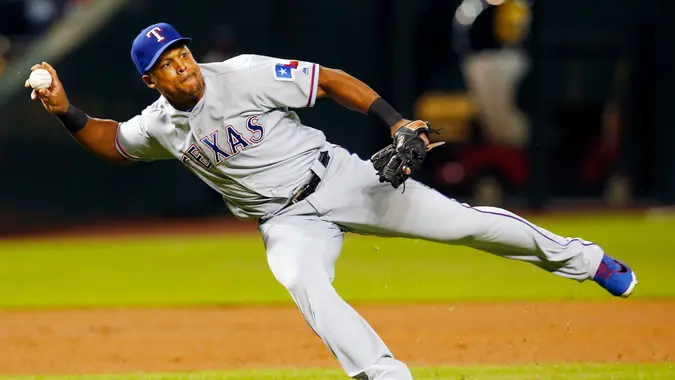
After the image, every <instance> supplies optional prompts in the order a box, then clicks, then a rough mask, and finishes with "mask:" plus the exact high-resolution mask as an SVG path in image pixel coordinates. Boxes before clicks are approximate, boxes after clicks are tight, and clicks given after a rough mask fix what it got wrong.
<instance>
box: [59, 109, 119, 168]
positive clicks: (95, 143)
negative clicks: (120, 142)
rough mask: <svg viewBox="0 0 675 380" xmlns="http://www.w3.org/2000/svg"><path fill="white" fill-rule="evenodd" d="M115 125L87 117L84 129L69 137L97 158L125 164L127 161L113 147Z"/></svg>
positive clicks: (115, 123)
mask: <svg viewBox="0 0 675 380" xmlns="http://www.w3.org/2000/svg"><path fill="white" fill-rule="evenodd" d="M117 125H118V123H117V122H116V121H114V120H104V119H97V118H93V117H89V120H88V121H87V124H86V125H85V127H84V128H83V129H82V130H80V131H77V132H75V133H72V134H71V135H72V136H73V138H74V139H75V140H76V141H77V142H78V143H79V144H80V145H82V146H83V147H84V148H85V149H87V150H88V151H89V152H91V153H92V154H94V155H96V156H98V157H99V158H101V159H103V160H106V161H110V162H114V163H120V164H121V163H127V162H129V161H128V160H127V159H125V158H124V157H123V156H122V155H121V154H120V153H119V151H118V150H117V148H116V147H115V138H116V136H117Z"/></svg>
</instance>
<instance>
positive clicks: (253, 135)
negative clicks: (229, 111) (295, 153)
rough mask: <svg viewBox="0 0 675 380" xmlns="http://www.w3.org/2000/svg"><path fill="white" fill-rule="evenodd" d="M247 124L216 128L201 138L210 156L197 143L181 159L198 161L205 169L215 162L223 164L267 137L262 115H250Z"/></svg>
mask: <svg viewBox="0 0 675 380" xmlns="http://www.w3.org/2000/svg"><path fill="white" fill-rule="evenodd" d="M245 126H246V128H245V129H244V128H239V129H237V128H235V127H234V126H232V125H226V126H224V127H223V128H220V129H216V130H215V131H213V132H211V133H209V134H208V135H207V136H205V137H203V138H201V139H200V140H199V141H200V142H201V143H202V144H204V146H205V147H206V149H204V151H206V152H207V154H208V156H207V154H205V153H204V151H202V149H200V148H199V147H198V146H197V145H196V144H191V145H190V146H189V147H188V148H187V149H186V150H185V152H184V153H183V157H182V159H181V161H182V162H183V163H188V162H190V161H192V162H196V163H198V164H199V165H201V166H203V167H204V168H205V169H211V167H213V163H214V162H215V164H216V165H218V164H221V163H222V162H224V161H226V160H228V159H230V158H232V157H234V156H236V155H237V154H239V153H241V152H243V151H244V150H246V149H247V148H249V147H250V146H251V145H254V144H257V143H259V142H261V141H262V140H263V138H264V137H265V127H264V126H263V125H262V124H260V115H255V116H249V117H248V118H247V119H246V124H245ZM207 157H212V159H209V158H207Z"/></svg>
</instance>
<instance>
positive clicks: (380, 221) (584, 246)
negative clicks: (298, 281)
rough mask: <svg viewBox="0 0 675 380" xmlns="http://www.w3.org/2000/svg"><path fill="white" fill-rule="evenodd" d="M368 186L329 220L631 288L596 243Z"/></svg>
mask: <svg viewBox="0 0 675 380" xmlns="http://www.w3.org/2000/svg"><path fill="white" fill-rule="evenodd" d="M402 190H403V189H402V188H399V189H394V188H393V187H391V185H389V184H379V183H372V182H371V188H370V190H368V191H365V192H363V193H365V194H367V195H368V197H367V198H366V199H364V200H362V201H361V204H355V205H350V206H349V207H344V208H335V209H332V210H331V212H330V214H329V215H328V218H330V220H331V221H333V222H335V223H338V224H340V225H342V226H343V227H345V228H347V229H348V230H351V231H353V232H357V233H366V234H375V235H381V236H401V237H413V238H421V239H425V240H430V241H436V242H442V243H447V244H457V245H465V246H469V247H473V248H476V249H479V250H482V251H486V252H490V253H493V254H496V255H499V256H502V257H506V258H510V259H516V260H521V261H526V262H530V263H532V264H534V265H537V266H539V267H541V268H543V269H545V270H547V271H549V272H551V273H554V274H557V275H559V276H563V277H567V278H570V279H574V280H578V281H584V280H588V279H591V280H594V281H595V282H597V283H598V284H599V285H601V286H602V287H603V288H605V289H606V290H607V291H609V292H610V293H611V294H613V295H615V296H623V297H627V296H628V295H630V294H631V293H632V291H633V289H634V287H635V284H637V280H636V278H635V274H634V273H633V271H632V270H631V269H630V268H629V267H628V266H627V265H626V264H624V263H622V262H619V261H618V260H615V259H613V258H611V257H610V256H608V255H606V254H605V253H604V252H603V250H602V248H600V247H599V246H598V245H596V244H594V243H592V242H589V241H586V240H584V239H581V238H565V237H561V236H559V235H556V234H555V233H552V232H550V231H547V230H545V229H544V228H541V227H539V226H536V225H534V224H533V223H531V222H529V221H527V220H525V219H524V218H522V217H520V216H518V215H516V214H514V213H512V212H509V211H506V210H503V209H500V208H496V207H471V206H469V205H467V204H462V203H459V202H457V201H455V200H453V199H449V198H447V197H445V196H443V195H442V194H440V193H439V192H437V191H436V190H433V189H431V188H429V187H427V186H424V185H423V184H421V183H419V182H416V181H412V180H409V181H407V182H406V186H405V191H402Z"/></svg>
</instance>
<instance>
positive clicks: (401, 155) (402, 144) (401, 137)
mask: <svg viewBox="0 0 675 380" xmlns="http://www.w3.org/2000/svg"><path fill="white" fill-rule="evenodd" d="M430 132H436V131H434V130H433V129H431V128H430V127H429V125H428V124H427V123H426V122H424V121H421V120H416V121H412V122H409V123H408V124H406V125H404V126H403V127H401V128H399V129H398V130H397V131H396V132H395V133H394V143H393V144H391V145H388V146H386V147H385V148H384V149H382V150H380V151H378V152H377V153H375V154H374V155H373V156H372V157H371V158H370V161H371V162H372V163H373V167H374V168H375V170H376V171H377V175H378V176H379V177H380V182H389V183H391V185H392V186H393V187H394V188H395V189H397V188H398V187H399V186H401V184H402V183H404V182H405V181H406V180H407V179H408V178H409V177H410V176H411V175H412V174H413V173H414V172H416V171H417V170H419V168H420V167H421V166H422V162H424V158H425V157H426V154H427V152H428V151H429V150H431V149H432V148H434V147H436V146H439V145H442V144H443V143H442V142H441V143H435V144H430V145H429V146H425V144H424V141H423V140H422V139H421V138H420V135H421V134H423V133H424V134H426V135H427V137H428V136H429V133H430Z"/></svg>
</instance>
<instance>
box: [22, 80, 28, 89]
mask: <svg viewBox="0 0 675 380" xmlns="http://www.w3.org/2000/svg"><path fill="white" fill-rule="evenodd" d="M23 86H24V87H26V88H28V87H30V79H26V83H24V84H23Z"/></svg>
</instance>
